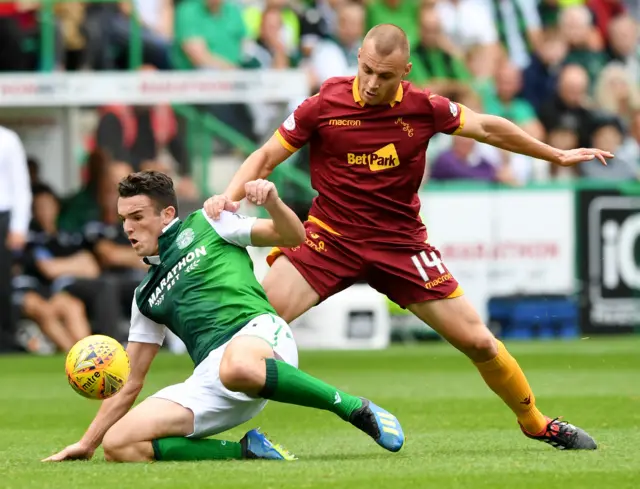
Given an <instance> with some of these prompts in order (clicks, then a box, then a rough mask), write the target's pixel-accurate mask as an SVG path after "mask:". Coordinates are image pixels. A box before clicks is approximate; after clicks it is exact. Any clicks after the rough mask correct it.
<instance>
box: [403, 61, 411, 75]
mask: <svg viewBox="0 0 640 489" xmlns="http://www.w3.org/2000/svg"><path fill="white" fill-rule="evenodd" d="M412 67H413V63H407V66H405V67H404V75H403V76H402V77H403V78H404V77H406V76H409V73H411V68H412Z"/></svg>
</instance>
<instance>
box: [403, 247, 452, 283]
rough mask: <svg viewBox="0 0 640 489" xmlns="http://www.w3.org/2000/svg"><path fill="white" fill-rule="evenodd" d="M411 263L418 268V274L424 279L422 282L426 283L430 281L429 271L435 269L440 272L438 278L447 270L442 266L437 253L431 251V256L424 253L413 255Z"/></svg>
mask: <svg viewBox="0 0 640 489" xmlns="http://www.w3.org/2000/svg"><path fill="white" fill-rule="evenodd" d="M411 261H413V264H414V265H415V266H416V269H417V270H418V273H419V274H420V276H421V277H422V280H424V281H425V282H428V281H429V274H428V273H427V269H429V268H435V269H436V270H438V276H440V275H442V274H443V273H444V272H445V270H444V267H443V266H442V261H441V260H440V258H438V255H436V252H435V251H430V252H429V256H427V254H426V253H425V252H424V251H421V252H420V253H419V254H417V255H413V256H412V257H411Z"/></svg>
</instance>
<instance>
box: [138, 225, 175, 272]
mask: <svg viewBox="0 0 640 489" xmlns="http://www.w3.org/2000/svg"><path fill="white" fill-rule="evenodd" d="M179 221H180V219H179V218H177V217H176V218H175V219H174V220H173V221H171V222H170V223H169V224H167V225H166V226H165V227H164V228H162V235H161V236H160V238H158V248H159V249H160V248H164V246H162V238H164V237H165V235H167V234H169V235H171V234H174V231H175V230H176V229H177V228H176V229H171V228H173V227H174V226H175V224H176V223H177V222H179ZM169 230H171V231H172V232H170V233H167V231H169ZM142 261H143V262H145V263H146V264H147V265H160V264H161V263H162V260H161V259H160V254H158V255H153V256H145V257H144V258H143V259H142Z"/></svg>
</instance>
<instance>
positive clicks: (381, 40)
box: [363, 24, 410, 61]
mask: <svg viewBox="0 0 640 489" xmlns="http://www.w3.org/2000/svg"><path fill="white" fill-rule="evenodd" d="M367 42H371V43H373V46H374V48H375V50H376V53H378V54H379V55H380V56H389V55H391V54H393V53H395V52H396V51H398V50H399V51H400V52H401V53H402V56H403V57H404V58H405V59H406V60H407V61H408V60H409V54H410V53H409V39H407V35H406V34H405V32H404V31H403V30H402V29H401V28H400V27H398V26H397V25H394V24H378V25H377V26H375V27H372V28H371V30H370V31H369V32H367V35H366V36H365V38H364V42H363V44H364V43H367Z"/></svg>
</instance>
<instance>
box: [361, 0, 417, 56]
mask: <svg viewBox="0 0 640 489" xmlns="http://www.w3.org/2000/svg"><path fill="white" fill-rule="evenodd" d="M365 5H366V9H367V12H366V13H367V16H366V30H369V29H371V28H372V27H373V26H375V25H378V24H396V25H399V26H401V27H402V28H403V29H404V31H405V32H406V34H407V37H408V38H409V44H410V45H413V44H415V43H417V42H418V39H419V35H418V23H417V22H416V19H418V18H419V16H420V5H419V2H417V1H415V0H372V1H371V2H365Z"/></svg>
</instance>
